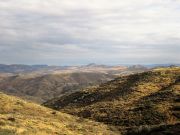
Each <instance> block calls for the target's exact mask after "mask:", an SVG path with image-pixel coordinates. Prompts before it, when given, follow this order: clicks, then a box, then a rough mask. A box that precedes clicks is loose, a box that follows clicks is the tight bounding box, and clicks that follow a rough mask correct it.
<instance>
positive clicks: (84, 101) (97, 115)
mask: <svg viewBox="0 0 180 135" xmlns="http://www.w3.org/2000/svg"><path fill="white" fill-rule="evenodd" d="M44 105H45V106H48V107H51V108H54V109H56V110H61V111H63V112H67V113H69V114H73V115H77V116H80V117H84V118H89V119H94V120H96V121H98V122H103V123H106V124H109V125H113V126H115V127H117V128H119V129H120V130H122V131H124V132H127V131H129V129H131V130H134V129H139V128H140V127H143V126H147V125H148V127H149V128H150V127H154V126H161V125H167V126H168V125H176V124H177V125H178V123H179V122H180V121H179V118H180V112H179V108H180V68H179V67H173V68H159V69H155V70H153V71H148V72H144V73H139V74H134V75H129V76H123V77H119V78H117V79H115V80H113V81H110V82H107V83H105V84H102V85H100V86H99V87H93V88H89V89H85V90H83V91H79V92H75V93H72V94H69V95H65V96H62V97H60V98H55V99H52V100H50V101H48V102H46V103H44Z"/></svg>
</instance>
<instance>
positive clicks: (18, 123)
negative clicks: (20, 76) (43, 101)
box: [0, 93, 116, 135]
mask: <svg viewBox="0 0 180 135" xmlns="http://www.w3.org/2000/svg"><path fill="white" fill-rule="evenodd" d="M15 134H18V135H56V134H57V135H115V134H116V133H115V132H112V131H110V130H109V129H108V128H107V126H105V125H103V124H100V123H97V122H92V121H89V120H86V119H82V118H76V117H73V116H71V115H68V114H64V113H60V112H57V111H53V110H51V109H48V108H45V107H42V106H40V105H36V104H33V103H28V102H26V101H23V100H21V99H19V98H16V97H12V96H7V95H5V94H2V93H0V135H15Z"/></svg>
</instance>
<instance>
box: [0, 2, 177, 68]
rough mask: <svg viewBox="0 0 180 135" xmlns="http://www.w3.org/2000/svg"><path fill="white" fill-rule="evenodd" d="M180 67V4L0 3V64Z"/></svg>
mask: <svg viewBox="0 0 180 135" xmlns="http://www.w3.org/2000/svg"><path fill="white" fill-rule="evenodd" d="M92 62H93V63H101V64H152V63H180V0H0V63H4V64H12V63H19V64H49V65H79V64H88V63H92Z"/></svg>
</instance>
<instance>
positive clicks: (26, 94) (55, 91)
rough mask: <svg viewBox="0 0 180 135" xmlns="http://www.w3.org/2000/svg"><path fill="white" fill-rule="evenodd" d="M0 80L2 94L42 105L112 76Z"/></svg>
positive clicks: (17, 77) (56, 76) (29, 76)
mask: <svg viewBox="0 0 180 135" xmlns="http://www.w3.org/2000/svg"><path fill="white" fill-rule="evenodd" d="M0 78H1V79H0V89H2V91H3V92H4V93H7V94H12V95H15V96H20V97H23V98H25V99H29V100H33V101H36V102H40V103H42V102H45V101H47V100H49V99H52V98H54V97H56V96H58V95H62V94H64V93H70V92H73V91H77V90H80V89H82V88H84V87H87V86H91V85H96V84H99V83H102V82H106V81H109V80H112V79H113V78H114V76H113V75H109V74H104V73H83V72H82V73H66V74H51V75H39V76H35V75H31V74H26V75H14V76H7V77H6V76H5V75H4V76H2V77H0Z"/></svg>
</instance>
